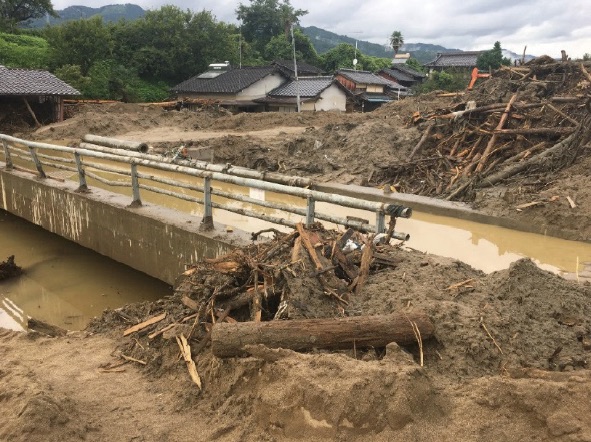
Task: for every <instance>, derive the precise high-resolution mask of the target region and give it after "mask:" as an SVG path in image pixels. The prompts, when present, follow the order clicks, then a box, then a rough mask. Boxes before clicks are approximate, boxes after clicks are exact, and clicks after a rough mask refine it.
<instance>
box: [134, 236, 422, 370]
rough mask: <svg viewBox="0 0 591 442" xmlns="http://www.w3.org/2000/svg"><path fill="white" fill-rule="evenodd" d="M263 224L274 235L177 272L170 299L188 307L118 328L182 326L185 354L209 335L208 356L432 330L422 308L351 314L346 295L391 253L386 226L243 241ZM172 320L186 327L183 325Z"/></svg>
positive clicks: (415, 336)
mask: <svg viewBox="0 0 591 442" xmlns="http://www.w3.org/2000/svg"><path fill="white" fill-rule="evenodd" d="M265 232H272V233H273V234H274V239H272V240H270V241H261V242H257V243H253V244H252V245H250V246H247V247H244V248H240V249H236V250H234V251H232V252H230V253H229V254H226V255H224V256H221V257H218V258H214V259H206V260H204V261H203V262H201V263H198V264H197V265H195V266H193V267H191V268H189V269H188V270H187V271H186V272H185V273H184V274H183V276H182V278H181V280H180V282H179V283H178V284H177V288H176V290H175V299H177V300H180V302H181V303H182V304H183V305H184V306H185V307H186V308H188V309H189V310H190V311H191V312H192V314H190V315H187V310H186V309H185V310H176V311H174V309H167V311H165V312H163V313H161V314H158V315H154V316H152V317H151V318H147V319H144V321H142V322H141V323H139V324H136V325H134V326H133V327H131V328H128V329H127V330H126V331H125V332H124V334H125V335H132V334H134V335H135V334H136V333H138V332H140V331H142V330H143V332H142V333H143V335H146V334H147V333H149V335H148V337H149V338H150V339H155V338H156V337H158V336H160V335H161V334H166V333H167V334H170V333H176V332H175V331H174V329H176V330H177V331H178V330H180V331H182V333H181V334H180V335H178V334H177V335H178V336H179V339H180V340H179V341H178V344H179V348H181V349H182V351H183V354H188V353H187V348H186V346H185V343H184V341H183V339H186V340H187V342H188V343H189V344H191V343H192V344H193V345H192V347H189V350H190V354H192V355H196V354H198V353H199V352H201V351H202V350H203V349H204V348H205V347H206V346H207V345H208V344H209V343H210V342H211V348H212V352H213V354H214V355H216V356H218V357H229V356H238V355H242V354H246V353H248V346H249V345H255V344H263V345H266V346H268V347H272V348H279V347H281V348H289V349H294V350H310V349H312V348H325V349H353V348H358V349H361V348H367V347H370V346H371V347H385V346H386V345H387V344H389V343H390V342H397V343H399V344H417V343H418V344H419V345H422V341H423V340H424V339H427V338H429V337H430V336H431V335H432V333H433V325H432V324H431V322H430V320H429V318H428V317H427V316H426V315H425V314H422V313H417V312H414V313H408V314H394V315H381V316H361V315H360V312H358V311H354V310H351V301H352V299H353V298H354V297H355V296H358V294H359V292H360V291H361V290H362V288H363V287H364V285H365V284H366V282H367V281H368V278H369V277H370V275H371V274H372V273H373V272H375V271H377V270H380V269H383V268H385V267H396V265H397V263H399V262H400V258H399V257H398V256H397V255H399V253H397V252H398V247H397V246H393V245H390V244H389V241H388V239H387V238H388V234H386V235H383V234H382V235H381V236H379V237H372V236H366V235H364V234H361V233H359V232H355V231H353V230H351V229H349V230H347V231H345V232H337V231H333V230H325V229H324V228H323V227H322V225H321V224H315V225H314V226H312V227H310V228H305V227H304V226H303V225H301V224H300V225H298V226H297V229H295V230H294V231H293V232H291V233H289V234H286V233H281V232H278V231H276V230H274V229H270V230H268V231H262V232H257V233H255V234H253V240H254V239H257V238H258V237H259V236H260V235H261V234H263V233H265ZM177 302H178V301H177ZM182 324H189V325H190V324H192V326H191V327H190V329H189V330H187V325H182ZM191 357H192V356H191ZM191 357H189V359H191ZM190 371H192V370H191V369H190Z"/></svg>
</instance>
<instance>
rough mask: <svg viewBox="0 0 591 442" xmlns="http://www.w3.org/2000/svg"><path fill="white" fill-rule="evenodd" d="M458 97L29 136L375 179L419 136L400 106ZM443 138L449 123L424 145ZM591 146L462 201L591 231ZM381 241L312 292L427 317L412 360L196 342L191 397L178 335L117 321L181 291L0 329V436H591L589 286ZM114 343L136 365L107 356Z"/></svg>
mask: <svg viewBox="0 0 591 442" xmlns="http://www.w3.org/2000/svg"><path fill="white" fill-rule="evenodd" d="M491 84H492V83H491ZM577 84H578V83H577ZM575 87H579V86H576V85H575V86H573V88H575ZM495 91H496V92H495ZM495 91H492V92H491V91H488V92H490V93H489V95H491V96H492V95H493V94H494V93H498V91H497V90H495ZM488 92H487V93H488ZM574 92H577V91H574ZM574 92H573V93H574ZM578 92H580V91H578ZM454 100H457V98H453V97H452V98H448V97H441V98H440V97H437V96H436V95H432V96H428V97H417V98H413V99H408V100H404V101H402V102H399V103H393V104H390V105H387V106H384V107H383V108H382V109H380V110H378V111H376V112H373V113H368V114H330V113H326V114H320V113H319V114H302V115H297V114H241V115H228V114H227V113H226V112H221V111H218V110H216V109H201V110H199V111H198V112H188V111H181V112H177V111H164V110H162V109H160V108H151V107H145V106H136V105H128V104H116V105H101V106H97V105H94V106H91V105H86V106H82V107H80V108H79V109H78V110H77V113H76V115H75V116H74V117H73V118H72V119H71V120H69V121H66V122H65V123H60V124H57V125H52V126H48V127H45V128H42V130H40V131H38V132H37V133H35V134H30V133H27V134H25V135H26V136H27V137H29V138H37V139H44V140H47V139H56V140H57V139H59V140H64V139H67V140H79V139H80V138H81V137H82V136H83V135H84V134H86V133H94V134H98V135H105V136H111V137H122V138H123V137H124V138H126V139H138V140H140V141H146V142H148V143H151V144H153V146H154V148H155V149H159V150H166V149H170V148H174V147H177V145H178V143H179V142H183V143H185V144H187V145H189V146H193V147H212V148H213V149H214V152H215V160H216V161H218V162H220V163H232V164H235V165H241V166H248V167H253V168H258V169H261V170H280V171H283V172H285V173H288V174H293V175H303V176H309V177H312V178H314V179H317V180H322V181H336V182H340V183H355V184H368V183H372V182H373V185H375V186H377V185H384V183H386V184H393V185H394V184H397V183H393V182H391V181H388V179H389V178H388V179H386V178H384V180H385V181H375V171H376V170H378V172H379V171H381V172H379V173H381V174H382V175H379V174H378V175H379V176H383V177H385V175H383V172H384V170H387V168H386V169H385V168H381V167H380V165H384V164H394V163H396V161H399V160H401V159H405V158H407V157H408V155H409V153H410V152H411V150H412V149H413V148H414V147H415V146H416V145H417V143H418V141H419V140H420V139H421V136H422V135H423V133H424V130H425V127H424V126H421V125H414V124H409V122H410V121H411V117H412V115H413V114H414V113H415V112H420V113H428V112H433V111H436V110H437V109H450V108H453V106H454V105H455V104H457V101H455V102H454ZM505 101H506V97H505ZM577 112H579V110H577ZM580 112H584V109H583V108H582V107H581V109H580ZM452 135H453V134H452ZM443 136H451V135H450V134H447V135H446V134H445V133H444V132H441V133H439V134H435V135H434V140H433V141H435V139H436V138H437V137H443ZM590 151H591V150H590V149H588V148H585V149H583V151H582V152H581V153H580V155H579V156H578V158H577V160H576V161H575V162H574V163H573V164H571V165H569V166H568V167H566V168H562V169H556V170H554V169H552V170H541V171H539V172H535V173H534V172H530V173H528V174H527V176H525V177H521V178H519V179H517V180H513V181H510V182H508V183H504V184H502V185H498V186H494V187H491V188H488V189H485V190H480V191H476V192H472V193H470V195H468V196H467V198H466V201H467V202H469V203H471V204H472V205H473V206H474V207H477V208H479V209H480V210H483V211H487V212H489V213H494V214H497V215H502V216H507V217H515V218H519V219H525V220H528V221H529V222H531V223H536V224H540V225H553V226H556V227H558V228H560V229H561V230H562V231H563V232H564V235H563V236H564V237H565V238H571V239H577V240H584V241H589V240H591V204H590V203H591V201H590V198H591V196H589V192H587V191H586V189H587V188H588V186H589V170H590V167H591V164H590V161H591V160H590V158H591V156H590V155H589V153H590ZM427 172H428V171H427ZM372 177H374V178H372ZM446 179H447V176H446ZM415 184H416V183H415ZM402 185H408V186H410V187H409V188H411V187H412V185H414V184H413V183H412V182H410V181H409V182H408V183H407V184H404V183H403V184H402ZM417 192H418V190H417ZM567 197H569V198H570V199H571V200H572V201H573V202H574V203H575V207H573V205H572V204H571V203H570V202H569V200H568V198H567ZM535 201H537V202H538V203H537V204H535V205H532V206H530V207H527V208H524V209H518V208H519V206H520V205H522V204H524V203H530V202H535ZM395 253H398V254H399V256H398V257H399V258H400V260H401V263H400V265H399V266H397V267H396V268H394V269H382V270H380V271H377V272H376V273H374V274H372V275H371V278H370V279H369V281H368V283H367V285H366V286H365V287H364V289H363V291H362V292H361V293H360V294H359V296H358V297H357V298H355V299H354V300H353V301H352V302H351V304H350V305H349V306H348V308H347V309H345V310H343V309H340V310H339V309H337V306H336V304H335V303H334V300H332V301H330V302H329V301H327V300H325V301H323V302H325V303H326V306H325V310H323V311H324V314H325V315H329V316H335V317H336V316H339V315H342V314H343V311H344V312H345V313H344V314H347V315H358V314H370V315H371V314H385V313H392V312H412V311H414V310H415V309H416V310H420V311H423V312H426V313H427V314H428V315H429V316H430V317H431V318H432V321H433V323H434V325H435V330H436V331H435V336H434V338H433V339H432V340H429V341H428V342H426V343H425V348H424V356H425V362H424V366H423V367H421V366H420V364H419V351H418V348H417V346H410V347H408V348H400V347H398V346H396V345H394V344H391V345H389V346H388V347H387V348H385V349H383V348H381V349H359V350H358V351H353V350H351V351H345V352H333V353H331V352H324V351H312V352H310V353H295V352H292V351H287V350H269V349H266V348H261V347H256V348H251V349H250V350H249V353H250V356H249V357H246V358H237V359H228V360H221V359H217V358H215V357H213V356H212V355H211V353H210V351H209V349H207V348H206V349H205V350H204V351H203V352H201V353H200V354H199V355H197V356H196V358H195V359H196V362H197V369H198V371H199V373H200V375H201V376H202V379H203V382H204V388H203V391H201V392H199V391H198V389H197V388H196V386H195V385H194V384H193V383H192V382H191V380H190V378H189V376H188V374H187V370H186V367H185V363H184V362H183V361H182V359H180V357H179V351H178V347H177V345H176V342H175V340H174V337H171V336H168V337H166V336H163V337H158V338H156V339H154V340H150V339H148V338H147V336H146V334H147V333H144V334H138V335H132V336H130V337H126V338H123V337H122V331H123V330H124V329H125V328H127V327H128V326H129V325H130V320H129V318H131V319H133V321H131V322H140V321H141V320H143V319H144V318H145V317H148V316H150V315H153V314H155V313H158V312H159V311H181V312H182V310H179V308H183V307H182V306H180V303H179V299H178V297H177V298H173V299H169V300H165V301H163V302H162V303H155V304H150V305H135V306H129V307H127V308H125V309H124V310H123V311H122V312H123V313H125V315H120V314H117V313H114V312H107V313H105V315H104V317H103V318H100V319H98V320H97V322H96V323H95V324H94V325H93V327H91V328H90V329H89V330H88V331H86V332H83V333H75V334H70V335H68V336H66V337H63V338H46V337H40V336H38V335H36V334H34V333H32V334H28V335H24V334H17V333H13V332H2V333H1V334H0V360H1V361H2V363H1V364H0V382H1V386H2V388H1V389H0V412H1V415H2V416H3V418H2V419H1V420H0V440H7V441H21V440H22V441H25V440H26V441H53V440H56V441H57V440H78V439H80V440H91V441H94V440H96V441H103V440H109V441H111V440H113V441H119V440H121V441H142V440H143V441H155V440H158V441H161V440H162V441H165V440H170V441H183V440H187V441H188V440H222V441H225V440H227V441H234V440H247V441H249V440H252V441H260V440H268V441H274V440H339V441H345V440H347V441H348V440H376V441H381V440H383V441H386V440H388V441H390V440H409V441H435V440H438V441H441V440H444V441H457V440H461V441H524V440H531V441H591V423H590V421H589V419H588V416H589V415H590V413H591V394H590V391H591V372H590V371H589V362H588V361H589V357H591V319H590V318H591V285H590V284H589V283H578V282H576V281H566V280H564V279H561V278H560V277H558V276H555V275H551V274H549V273H547V272H544V271H542V270H540V269H538V268H537V267H536V266H535V265H533V264H532V263H531V262H530V261H528V260H522V261H518V262H517V263H514V264H513V265H512V266H511V268H510V269H507V270H504V271H501V272H495V273H493V274H490V275H484V274H482V273H481V272H478V271H476V270H474V269H472V268H470V267H469V266H467V265H465V264H463V263H460V262H456V261H452V260H448V259H443V258H440V257H437V256H431V255H423V254H418V253H415V252H412V251H401V250H400V251H396V252H395ZM466 281H469V282H466ZM459 283H462V284H460V285H459V286H457V284H459ZM303 287H304V288H306V287H305V286H303ZM454 287H456V288H454ZM308 289H309V290H310V293H313V290H312V288H306V290H308ZM319 296H321V297H322V294H320V295H319ZM326 298H327V299H329V298H328V297H326ZM323 299H324V298H323ZM179 306H180V307H179ZM188 313H189V312H188V311H187V312H186V314H188ZM125 318H127V319H125ZM192 344H193V345H194V344H195V343H194V342H193V343H192ZM122 353H123V354H125V355H127V356H131V357H134V358H136V359H138V360H141V361H143V362H145V363H146V365H143V364H140V363H137V362H128V363H126V364H125V365H120V366H116V365H117V364H120V363H121V362H124V361H125V360H124V359H122V357H121V354H122ZM114 366H115V367H114Z"/></svg>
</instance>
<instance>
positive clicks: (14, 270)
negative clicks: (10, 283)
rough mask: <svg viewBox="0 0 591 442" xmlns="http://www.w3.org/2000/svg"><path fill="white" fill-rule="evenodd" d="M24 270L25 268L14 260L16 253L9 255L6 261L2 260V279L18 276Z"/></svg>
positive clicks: (0, 270) (0, 263)
mask: <svg viewBox="0 0 591 442" xmlns="http://www.w3.org/2000/svg"><path fill="white" fill-rule="evenodd" d="M22 272H23V269H22V268H20V267H19V266H17V265H16V263H15V262H14V255H11V256H9V257H8V259H7V260H6V261H3V262H0V281H3V280H5V279H8V278H12V277H13V276H18V275H20V274H21V273H22Z"/></svg>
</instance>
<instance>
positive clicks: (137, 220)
mask: <svg viewBox="0 0 591 442" xmlns="http://www.w3.org/2000/svg"><path fill="white" fill-rule="evenodd" d="M98 138H101V137H98ZM0 140H1V141H2V144H3V149H2V150H0V159H4V162H1V161H0V195H1V199H0V209H4V210H6V211H8V212H10V213H12V214H14V215H16V216H19V217H21V218H24V219H26V220H28V221H29V222H31V223H34V224H36V225H38V226H41V227H42V228H44V229H45V230H48V231H50V232H53V233H55V234H57V235H60V236H62V237H64V238H66V239H69V240H71V241H74V242H76V243H78V244H80V245H82V246H84V247H87V248H89V249H91V250H94V251H96V252H98V253H101V254H103V255H105V256H108V257H110V258H112V259H114V260H116V261H118V262H121V263H123V264H126V265H128V266H130V267H132V268H134V269H136V270H139V271H142V272H144V273H146V274H148V275H150V276H153V277H155V278H158V279H160V280H162V281H164V282H167V283H169V284H173V283H174V281H175V280H176V278H177V277H178V275H180V274H181V273H182V272H183V271H184V270H185V269H186V265H190V264H192V263H195V262H197V261H200V260H202V259H203V258H207V257H215V256H218V255H220V254H223V253H226V252H228V251H229V250H231V249H232V248H233V247H235V246H241V245H244V244H246V243H248V242H249V241H250V238H249V234H247V232H244V231H240V230H237V229H234V231H232V232H229V233H228V232H226V229H225V226H222V225H218V224H215V223H214V221H213V217H212V208H221V209H224V210H227V211H231V212H235V213H238V214H241V215H245V216H249V217H255V218H260V219H264V220H266V221H269V222H271V223H276V224H283V225H287V226H291V227H294V225H295V222H294V221H290V220H289V219H287V218H279V217H273V216H269V215H264V214H261V213H260V212H256V211H250V210H247V209H243V208H237V207H235V206H232V205H224V204H220V203H215V202H212V195H218V196H221V197H224V198H231V199H235V200H238V201H241V202H245V203H252V204H255V205H260V206H262V207H268V208H273V209H279V210H282V211H286V212H291V213H294V214H296V215H298V216H299V219H305V222H306V223H311V222H314V221H315V220H321V221H328V222H331V223H335V224H338V225H343V226H350V227H354V228H357V229H359V230H361V231H366V232H374V233H378V232H383V231H385V229H386V223H385V216H387V215H389V216H390V217H392V216H394V217H398V216H405V215H404V214H403V213H401V212H400V210H402V209H404V208H405V207H406V206H407V205H409V206H412V207H413V208H416V209H417V210H421V211H424V212H429V213H433V214H437V215H444V216H452V217H459V218H463V219H468V220H472V221H477V222H483V223H488V224H496V225H501V226H504V227H508V228H512V229H516V230H522V231H529V232H534V233H544V234H547V235H552V236H557V237H559V236H560V235H559V234H557V233H559V232H554V231H552V228H551V227H550V226H536V225H532V224H531V223H529V224H523V223H516V222H515V221H512V220H509V219H506V218H500V217H493V216H489V215H484V214H482V213H479V212H477V211H473V210H470V209H469V208H467V207H466V206H465V205H463V204H461V203H452V202H447V201H438V200H433V199H430V198H424V197H418V196H413V195H403V194H394V195H383V194H382V192H380V191H379V190H377V189H368V188H359V187H356V186H344V185H338V184H333V185H328V184H321V185H317V186H313V187H314V190H312V189H310V188H302V186H306V187H312V186H310V183H309V182H308V181H306V179H302V178H299V177H289V176H287V177H286V176H276V175H277V174H264V173H260V172H257V171H254V170H250V169H244V168H237V167H233V166H225V165H212V164H210V163H200V162H183V161H177V160H173V159H167V160H165V159H162V158H161V157H155V156H154V155H149V154H146V153H144V151H143V149H144V148H145V146H144V145H142V144H141V143H137V145H136V146H135V147H137V148H138V149H137V150H138V151H137V152H135V151H130V150H129V149H133V148H134V145H133V143H131V145H126V146H124V147H125V149H126V150H122V149H118V148H114V147H113V146H109V145H108V144H109V143H106V144H105V145H95V144H92V143H81V148H69V147H63V146H54V145H48V144H44V143H36V142H31V141H27V140H21V139H17V138H14V137H10V136H6V135H2V134H0ZM110 140H112V139H110ZM95 141H97V140H95ZM126 143H128V144H129V142H126ZM115 144H117V143H115ZM115 147H118V146H115ZM119 147H120V146H119ZM41 150H49V151H50V153H51V152H53V153H54V154H55V153H56V152H59V153H61V154H65V155H63V156H62V157H55V156H49V155H45V154H41V153H39V152H38V151H41ZM2 154H3V155H2ZM67 156H74V159H70V160H68V159H66V158H64V157H67ZM82 157H84V160H82ZM92 160H100V161H98V162H95V163H93V162H92ZM105 160H108V161H111V162H113V163H115V164H117V163H119V164H124V165H125V166H126V167H130V168H131V170H130V171H127V172H125V171H122V170H121V169H116V168H113V167H112V166H109V165H108V164H109V163H107V162H106V161H105ZM21 163H24V164H25V165H26V167H23V166H21V165H20V164H21ZM31 164H33V165H34V167H35V169H36V170H33V169H32V168H31V166H30V165H31ZM70 164H71V165H70ZM106 164H107V165H106ZM138 165H139V166H142V168H144V169H148V168H152V169H157V170H160V171H166V172H175V173H183V174H186V175H187V176H189V177H199V178H200V179H202V180H203V184H202V185H201V184H190V183H189V184H188V183H186V182H181V181H176V180H173V179H169V178H162V177H158V176H157V175H155V174H145V173H140V172H138ZM74 166H75V167H74ZM56 168H57V170H58V172H59V169H62V170H66V171H68V172H69V173H70V176H72V175H75V174H77V175H78V178H79V180H78V182H76V181H72V180H64V179H60V178H59V174H52V173H46V172H47V170H49V169H51V170H52V171H55V170H56ZM87 168H88V169H91V168H92V170H100V171H105V172H109V173H117V174H120V175H122V176H125V177H127V179H129V181H130V183H127V184H121V182H119V181H117V182H112V181H108V180H107V179H104V178H102V177H100V176H98V175H96V174H94V173H93V172H90V171H87V170H86V169H87ZM257 174H258V175H257ZM53 175H55V177H52V176H53ZM87 176H90V177H93V178H96V179H97V180H99V181H102V182H104V183H106V184H110V185H117V186H122V185H124V186H125V185H126V186H128V187H130V188H131V190H132V192H131V193H132V199H131V200H130V198H129V196H124V195H121V194H119V193H114V192H110V191H106V190H102V189H99V188H96V187H93V188H92V189H90V191H89V189H88V186H87V185H86V177H87ZM140 178H141V179H142V182H147V181H150V180H151V181H155V182H159V183H162V184H168V185H170V186H171V187H170V188H172V189H174V188H177V187H184V188H186V189H188V190H195V191H198V192H201V193H202V195H203V198H196V197H192V196H189V195H187V194H180V193H177V192H174V191H171V190H165V189H162V188H156V187H152V186H150V185H147V184H140ZM212 179H213V180H219V181H222V182H224V181H225V182H227V183H231V184H238V185H242V186H246V187H254V188H259V189H263V190H269V191H272V192H279V193H285V194H287V195H294V196H298V197H301V198H303V199H304V200H305V201H307V206H306V207H305V208H301V207H290V206H288V205H285V204H281V203H273V202H269V201H260V200H256V199H254V198H250V197H247V196H240V195H236V194H232V193H230V192H227V191H222V190H220V189H214V188H213V187H212V186H211V180H212ZM268 180H275V182H269V181H268ZM140 189H146V190H150V191H152V192H160V193H163V194H165V195H167V196H171V197H173V198H181V199H184V200H187V201H190V202H195V203H197V204H202V205H203V207H204V210H203V212H204V215H203V217H202V218H201V217H196V216H195V215H191V214H189V213H185V212H180V211H177V210H172V209H168V208H166V207H162V206H157V205H149V204H148V205H145V204H142V202H141V199H140ZM316 201H325V202H330V203H332V204H337V205H342V206H345V207H351V208H357V209H362V210H366V211H368V212H370V215H371V212H373V213H374V214H375V223H374V224H369V223H368V221H365V222H364V221H359V220H356V219H348V218H339V217H337V216H334V215H331V214H321V213H318V212H317V211H316V210H315V202H316ZM411 212H412V211H411V210H409V209H408V212H407V214H406V215H408V216H410V213H411ZM204 227H206V228H204ZM395 236H397V237H398V238H404V237H405V234H403V233H401V232H396V233H395Z"/></svg>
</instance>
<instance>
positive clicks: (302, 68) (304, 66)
mask: <svg viewBox="0 0 591 442" xmlns="http://www.w3.org/2000/svg"><path fill="white" fill-rule="evenodd" d="M273 64H274V65H276V66H277V67H279V68H280V69H284V70H286V71H289V72H290V74H293V73H294V68H293V60H275V61H274V62H273ZM297 65H298V75H301V76H304V75H320V74H322V69H320V68H318V67H316V66H314V65H311V64H309V63H306V62H303V61H298V62H297Z"/></svg>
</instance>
